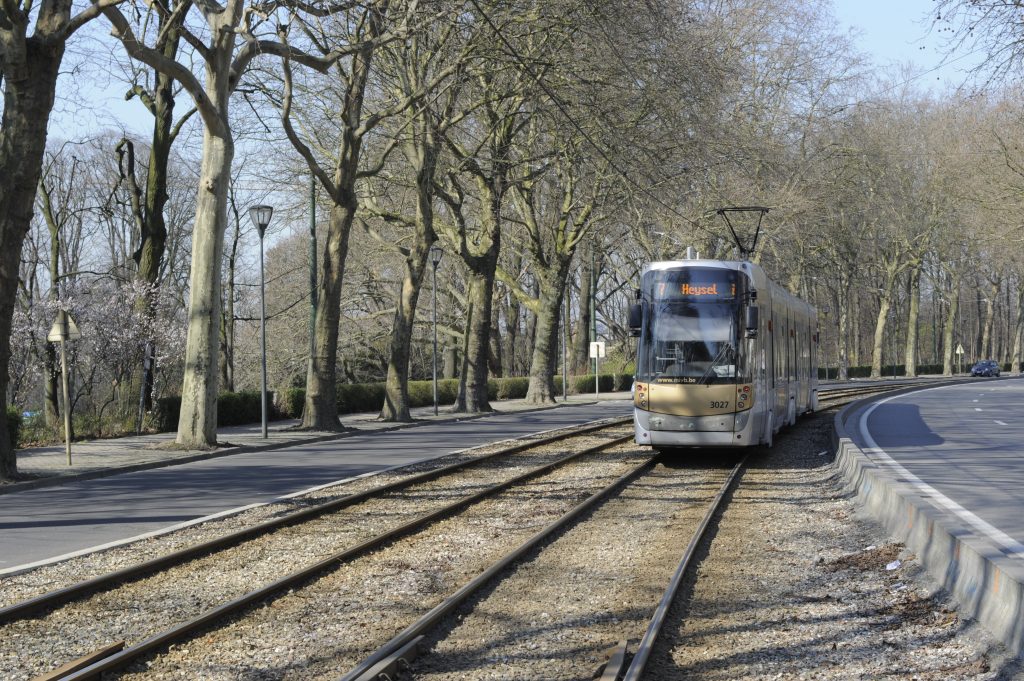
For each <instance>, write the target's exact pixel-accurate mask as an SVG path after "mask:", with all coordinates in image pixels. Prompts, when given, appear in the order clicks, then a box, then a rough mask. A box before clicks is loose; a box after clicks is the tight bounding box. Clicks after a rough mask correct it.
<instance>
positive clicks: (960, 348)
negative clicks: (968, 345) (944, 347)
mask: <svg viewBox="0 0 1024 681" xmlns="http://www.w3.org/2000/svg"><path fill="white" fill-rule="evenodd" d="M956 354H958V355H962V354H964V346H962V345H960V344H959V343H957V344H956Z"/></svg>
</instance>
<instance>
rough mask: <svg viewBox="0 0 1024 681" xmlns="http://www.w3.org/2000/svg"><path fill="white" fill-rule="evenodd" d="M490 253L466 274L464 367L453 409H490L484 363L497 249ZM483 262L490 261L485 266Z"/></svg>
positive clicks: (467, 410) (487, 352)
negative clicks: (492, 255) (466, 304)
mask: <svg viewBox="0 0 1024 681" xmlns="http://www.w3.org/2000/svg"><path fill="white" fill-rule="evenodd" d="M493 252H494V257H493V258H489V257H486V256H484V257H482V258H480V259H479V260H483V261H486V262H484V263H479V265H480V267H479V269H477V270H474V271H471V272H470V275H469V289H468V291H467V292H466V293H467V295H466V300H467V302H468V305H469V318H468V319H467V320H466V343H465V355H464V357H463V361H462V366H463V368H464V371H463V374H462V381H461V383H460V391H459V392H460V396H459V400H458V402H457V403H456V406H455V411H458V412H468V413H471V414H476V413H480V412H488V411H492V409H491V404H490V400H489V398H488V396H487V377H488V373H487V368H488V367H487V363H488V360H489V358H490V335H491V301H492V300H493V299H494V266H495V265H496V264H497V249H496V248H495V249H493ZM487 263H490V267H489V268H488V265H487Z"/></svg>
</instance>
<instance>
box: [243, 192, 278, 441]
mask: <svg viewBox="0 0 1024 681" xmlns="http://www.w3.org/2000/svg"><path fill="white" fill-rule="evenodd" d="M273 215H274V208H273V206H253V207H252V208H250V209H249V218H250V219H251V220H252V224H254V225H256V231H258V232H259V234H260V425H261V432H262V433H263V439H264V440H265V439H267V302H266V281H265V277H264V275H263V235H264V234H266V233H267V225H269V224H270V218H271V217H272V216H273Z"/></svg>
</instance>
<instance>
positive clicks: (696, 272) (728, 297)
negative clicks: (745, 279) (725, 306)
mask: <svg viewBox="0 0 1024 681" xmlns="http://www.w3.org/2000/svg"><path fill="white" fill-rule="evenodd" d="M652 274H654V275H655V277H656V278H655V280H654V282H653V284H654V298H655V299H656V300H664V301H676V300H677V301H692V302H728V301H732V300H735V299H736V282H737V274H736V272H735V271H734V270H726V269H718V268H710V267H687V268H685V269H680V270H662V271H659V272H653V273H652Z"/></svg>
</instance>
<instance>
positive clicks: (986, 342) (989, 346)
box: [978, 278, 1003, 359]
mask: <svg viewBox="0 0 1024 681" xmlns="http://www.w3.org/2000/svg"><path fill="white" fill-rule="evenodd" d="M1002 283H1003V282H1002V279H1001V278H996V279H994V280H992V281H989V290H988V297H987V298H985V323H984V325H983V326H982V330H981V354H980V355H979V356H978V359H995V358H996V357H997V355H996V352H995V343H994V341H993V338H992V335H993V334H992V327H993V326H994V325H995V318H996V301H998V300H999V289H1000V287H1001V285H1002Z"/></svg>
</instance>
